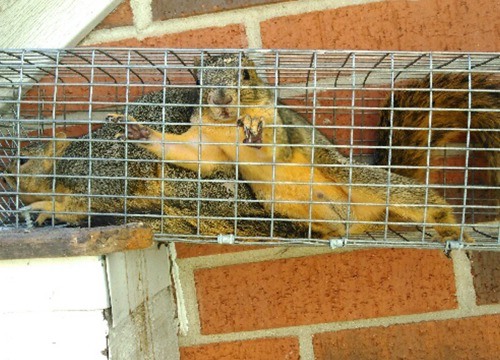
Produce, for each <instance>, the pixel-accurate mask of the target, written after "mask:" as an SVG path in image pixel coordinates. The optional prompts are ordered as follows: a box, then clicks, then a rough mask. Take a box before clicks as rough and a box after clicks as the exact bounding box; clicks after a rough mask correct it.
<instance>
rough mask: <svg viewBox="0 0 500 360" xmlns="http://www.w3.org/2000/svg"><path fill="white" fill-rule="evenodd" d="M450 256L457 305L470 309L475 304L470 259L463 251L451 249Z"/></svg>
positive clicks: (474, 306)
mask: <svg viewBox="0 0 500 360" xmlns="http://www.w3.org/2000/svg"><path fill="white" fill-rule="evenodd" d="M451 258H452V259H453V271H454V273H455V287H456V291H457V302H458V306H459V308H461V309H464V310H472V309H474V308H476V307H477V305H476V291H475V289H474V279H473V277H472V267H471V263H470V260H469V258H468V257H467V254H466V252H465V251H452V253H451Z"/></svg>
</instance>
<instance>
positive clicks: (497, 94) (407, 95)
mask: <svg viewBox="0 0 500 360" xmlns="http://www.w3.org/2000/svg"><path fill="white" fill-rule="evenodd" d="M469 85H470V87H471V88H472V89H473V90H474V92H471V95H472V96H471V108H472V109H474V110H488V109H494V110H498V109H499V108H500V82H499V81H498V80H497V79H494V78H493V77H492V76H489V75H484V74H473V75H472V76H471V83H470V84H469V76H468V75H467V74H464V73H457V74H435V75H434V76H433V77H432V88H433V89H434V90H433V91H432V104H430V103H429V101H430V94H429V91H428V90H427V91H418V90H404V91H395V92H394V100H393V103H392V100H391V97H388V99H387V100H386V102H385V104H384V105H383V106H384V107H387V108H389V107H394V109H395V110H394V112H392V121H391V111H390V110H384V111H382V114H381V121H380V125H381V126H383V127H387V129H383V130H380V132H379V145H381V146H386V147H387V146H389V145H390V146H391V147H392V149H391V165H400V166H403V167H395V168H393V170H392V171H394V172H396V173H398V174H401V175H404V176H408V177H412V178H415V179H417V180H420V181H422V182H424V181H425V178H426V169H425V166H426V164H427V147H428V144H429V136H431V138H430V146H431V147H432V148H439V147H444V146H445V145H446V144H448V143H450V142H453V141H456V139H457V138H459V137H460V135H461V134H462V135H463V134H465V133H466V131H465V130H463V129H467V127H468V120H469V119H468V111H467V109H468V108H469V92H468V91H440V89H452V90H453V89H456V90H467V89H469ZM404 86H405V87H407V88H415V89H429V87H430V79H429V76H427V77H425V78H424V79H421V80H413V81H410V82H407V83H404ZM481 90H485V91H481ZM488 91H489V92H488ZM431 105H432V106H431ZM431 107H432V109H435V110H433V111H432V118H431V121H432V122H431V123H429V111H424V110H411V108H431ZM399 108H402V110H398V109H399ZM450 108H457V109H464V110H457V111H444V110H441V111H440V109H450ZM474 110H473V111H472V112H471V113H470V115H471V116H470V120H471V123H470V129H471V131H470V143H471V146H476V147H480V148H486V149H491V150H490V151H487V152H486V154H487V158H488V165H489V167H491V168H498V167H499V166H500V151H499V148H500V132H499V131H498V129H500V112H498V111H497V112H488V111H474ZM429 124H430V125H431V128H432V131H431V132H429V130H428V128H429ZM389 127H392V130H389ZM404 128H422V130H405V129H404ZM491 130H494V131H491ZM398 146H415V147H421V148H422V149H397V147H398ZM431 156H432V154H431ZM388 158H389V151H388V149H387V148H384V149H380V150H379V152H378V155H377V157H376V162H377V163H378V164H380V165H387V164H388ZM412 166H418V167H419V168H413V167H412ZM489 175H490V179H491V183H492V184H493V185H498V184H500V172H499V171H498V170H490V171H489Z"/></svg>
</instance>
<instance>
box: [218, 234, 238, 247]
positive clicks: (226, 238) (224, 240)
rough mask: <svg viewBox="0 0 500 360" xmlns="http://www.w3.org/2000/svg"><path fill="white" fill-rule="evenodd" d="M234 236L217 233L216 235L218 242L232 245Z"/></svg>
mask: <svg viewBox="0 0 500 360" xmlns="http://www.w3.org/2000/svg"><path fill="white" fill-rule="evenodd" d="M234 240H235V237H234V235H233V234H219V235H217V242H218V243H219V244H225V245H232V244H234Z"/></svg>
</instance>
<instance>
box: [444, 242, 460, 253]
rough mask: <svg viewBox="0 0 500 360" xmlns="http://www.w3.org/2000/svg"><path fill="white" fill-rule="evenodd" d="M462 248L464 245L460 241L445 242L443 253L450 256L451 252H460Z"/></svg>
mask: <svg viewBox="0 0 500 360" xmlns="http://www.w3.org/2000/svg"><path fill="white" fill-rule="evenodd" d="M463 248H464V244H463V242H461V241H455V240H449V241H447V242H446V245H445V247H444V253H445V254H446V256H448V255H450V252H451V250H460V249H463Z"/></svg>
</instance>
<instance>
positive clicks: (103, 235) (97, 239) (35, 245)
mask: <svg viewBox="0 0 500 360" xmlns="http://www.w3.org/2000/svg"><path fill="white" fill-rule="evenodd" d="M151 245H153V231H152V230H151V229H150V228H148V227H146V226H145V225H143V224H141V223H137V224H129V225H123V226H105V227H95V228H52V227H46V228H34V229H31V230H23V229H16V230H8V231H0V260H5V259H31V258H46V257H66V256H94V255H104V254H109V253H113V252H119V251H125V250H137V249H145V248H148V247H150V246H151Z"/></svg>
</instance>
